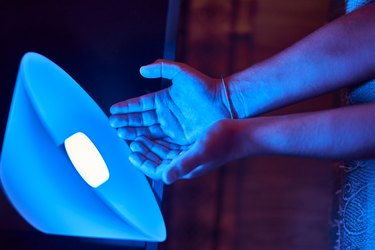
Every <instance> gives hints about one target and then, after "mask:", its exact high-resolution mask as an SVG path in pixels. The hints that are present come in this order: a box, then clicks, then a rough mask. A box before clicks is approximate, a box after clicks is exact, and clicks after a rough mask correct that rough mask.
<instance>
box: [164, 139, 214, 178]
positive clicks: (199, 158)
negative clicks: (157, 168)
mask: <svg viewBox="0 0 375 250" xmlns="http://www.w3.org/2000/svg"><path fill="white" fill-rule="evenodd" d="M199 148H200V147H199V146H198V147H197V146H195V147H194V146H193V148H192V149H190V150H188V151H185V152H184V153H182V154H181V155H180V157H177V158H175V161H172V162H171V164H170V166H169V167H168V168H167V169H165V171H164V172H163V176H162V179H163V181H164V182H165V183H167V184H171V183H173V182H175V181H176V180H178V179H180V178H183V177H184V176H186V175H188V174H189V173H190V172H192V171H193V170H194V169H196V168H198V167H200V166H201V165H202V166H201V167H204V166H203V164H204V163H205V162H206V160H207V159H206V156H205V154H204V152H201V151H200V150H199Z"/></svg>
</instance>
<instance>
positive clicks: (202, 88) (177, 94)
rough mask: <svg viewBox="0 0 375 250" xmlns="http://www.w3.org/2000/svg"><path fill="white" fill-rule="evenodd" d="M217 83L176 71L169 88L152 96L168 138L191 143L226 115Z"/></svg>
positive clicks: (161, 125)
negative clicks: (176, 73) (177, 73)
mask: <svg viewBox="0 0 375 250" xmlns="http://www.w3.org/2000/svg"><path fill="white" fill-rule="evenodd" d="M217 86H218V85H216V84H215V83H214V81H213V80H212V79H208V78H207V77H202V76H201V77H198V76H197V75H188V74H179V75H178V76H176V77H175V78H174V79H173V85H172V86H171V87H170V88H168V89H167V90H166V91H164V92H160V93H159V94H157V95H156V96H155V106H156V113H157V117H158V121H159V123H160V127H161V129H162V131H163V132H164V134H165V135H166V136H167V137H168V138H167V139H168V140H169V141H171V142H173V143H176V144H179V145H188V144H192V143H194V142H195V141H196V139H197V138H198V137H199V136H200V135H201V134H202V132H203V131H204V130H205V129H207V128H208V127H209V126H211V125H212V124H213V123H215V122H216V121H218V120H221V119H224V118H227V117H228V113H227V110H226V109H225V106H224V105H223V104H222V101H221V94H220V89H218V88H217ZM219 86H220V85H219Z"/></svg>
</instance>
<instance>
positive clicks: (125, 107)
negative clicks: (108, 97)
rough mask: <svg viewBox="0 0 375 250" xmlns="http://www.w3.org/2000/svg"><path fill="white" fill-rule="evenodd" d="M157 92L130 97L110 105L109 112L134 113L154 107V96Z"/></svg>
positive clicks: (114, 113)
mask: <svg viewBox="0 0 375 250" xmlns="http://www.w3.org/2000/svg"><path fill="white" fill-rule="evenodd" d="M157 93H158V92H154V93H150V94H147V95H143V96H140V97H135V98H131V99H128V100H125V101H122V102H118V103H115V104H113V105H112V107H111V109H110V112H111V114H113V115H116V114H122V113H134V112H142V111H147V110H152V109H155V96H156V94H157Z"/></svg>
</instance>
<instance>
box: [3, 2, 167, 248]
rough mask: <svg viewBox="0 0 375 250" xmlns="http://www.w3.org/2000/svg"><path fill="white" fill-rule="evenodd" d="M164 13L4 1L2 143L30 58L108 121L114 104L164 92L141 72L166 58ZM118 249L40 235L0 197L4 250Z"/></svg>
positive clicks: (152, 6) (142, 7)
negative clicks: (59, 74)
mask: <svg viewBox="0 0 375 250" xmlns="http://www.w3.org/2000/svg"><path fill="white" fill-rule="evenodd" d="M167 7H168V1H167V0H158V1H154V0H137V1H122V0H105V1H100V0H90V1H83V0H61V1H49V0H32V1H31V0H30V1H28V0H12V1H0V103H1V105H0V141H1V142H2V140H3V135H4V132H5V126H6V120H7V115H8V111H9V107H10V101H11V98H12V92H13V88H14V84H15V80H16V76H17V70H18V66H19V62H20V60H21V58H22V56H23V55H24V54H25V53H26V52H28V51H34V52H38V53H40V54H42V55H44V56H46V57H47V58H49V59H51V60H52V61H54V62H55V63H56V64H57V65H59V66H60V67H61V68H63V69H64V70H65V71H66V72H68V73H69V74H70V75H71V76H72V77H73V78H74V79H75V80H76V81H77V82H78V83H79V84H80V85H81V86H82V87H83V88H84V89H85V90H86V91H87V92H88V93H89V94H90V95H91V97H92V98H93V99H94V100H95V101H96V102H97V103H98V104H99V106H100V107H101V108H102V109H103V110H104V111H105V112H106V113H107V114H108V113H109V112H108V111H109V107H110V106H111V105H112V104H113V103H115V102H118V101H121V100H124V99H127V98H129V97H133V96H138V95H142V94H144V93H146V92H149V91H155V90H157V89H159V88H160V86H161V82H160V81H159V80H145V79H142V78H141V77H140V75H139V73H138V72H139V71H138V70H139V67H140V66H141V65H144V64H148V63H151V62H152V61H154V60H155V59H157V58H161V57H163V51H164V37H165V24H166V17H167ZM66 101H67V102H68V101H69V100H66ZM25 126H27V124H25ZM0 145H1V144H0ZM0 147H1V146H0ZM0 149H1V148H0ZM121 243H122V242H117V241H116V242H111V244H109V241H105V242H104V241H95V242H93V241H92V240H89V239H81V238H70V237H58V236H48V235H44V234H41V233H39V232H37V231H36V230H34V229H33V228H32V227H31V226H29V225H28V224H27V223H26V222H25V221H24V220H23V219H22V218H21V217H20V216H19V215H18V214H17V213H16V211H14V209H13V208H12V207H11V205H10V204H9V203H8V201H7V199H6V198H5V196H4V194H3V193H2V192H1V194H0V249H66V248H70V249H112V248H113V249H117V248H120V247H122V244H121Z"/></svg>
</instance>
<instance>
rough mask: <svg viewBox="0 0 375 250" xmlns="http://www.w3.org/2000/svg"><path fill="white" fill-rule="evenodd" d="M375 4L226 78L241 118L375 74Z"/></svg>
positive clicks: (235, 107)
mask: <svg viewBox="0 0 375 250" xmlns="http://www.w3.org/2000/svg"><path fill="white" fill-rule="evenodd" d="M374 53H375V4H371V5H368V6H366V7H364V8H361V9H359V10H358V11H355V12H353V13H351V14H349V15H347V16H344V17H341V18H339V19H337V20H336V21H334V22H332V23H330V24H328V25H326V26H324V27H322V28H320V29H319V30H317V31H316V32H314V33H312V34H311V35H309V36H307V37H306V38H304V39H302V40H301V41H300V42H298V43H296V44H294V45H293V46H291V47H290V48H288V49H286V50H285V51H283V52H282V53H280V54H278V55H276V56H274V57H272V58H270V59H268V60H266V61H264V62H262V63H259V64H257V65H254V66H253V67H250V68H248V69H246V70H244V71H242V72H239V73H237V74H234V75H232V76H229V77H228V78H226V79H225V80H226V83H227V86H228V92H229V93H230V99H231V101H232V104H233V107H234V111H235V113H236V114H237V117H239V118H245V117H249V116H254V115H257V114H261V113H264V112H266V111H270V110H273V109H276V108H279V107H282V106H284V105H287V104H291V103H294V102H298V101H300V100H303V99H306V98H310V97H314V96H317V95H320V94H323V93H326V92H329V91H332V90H335V89H338V88H341V87H344V86H348V85H353V84H357V83H360V82H362V81H365V80H367V79H370V78H373V77H375V56H374V55H375V54H374Z"/></svg>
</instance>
